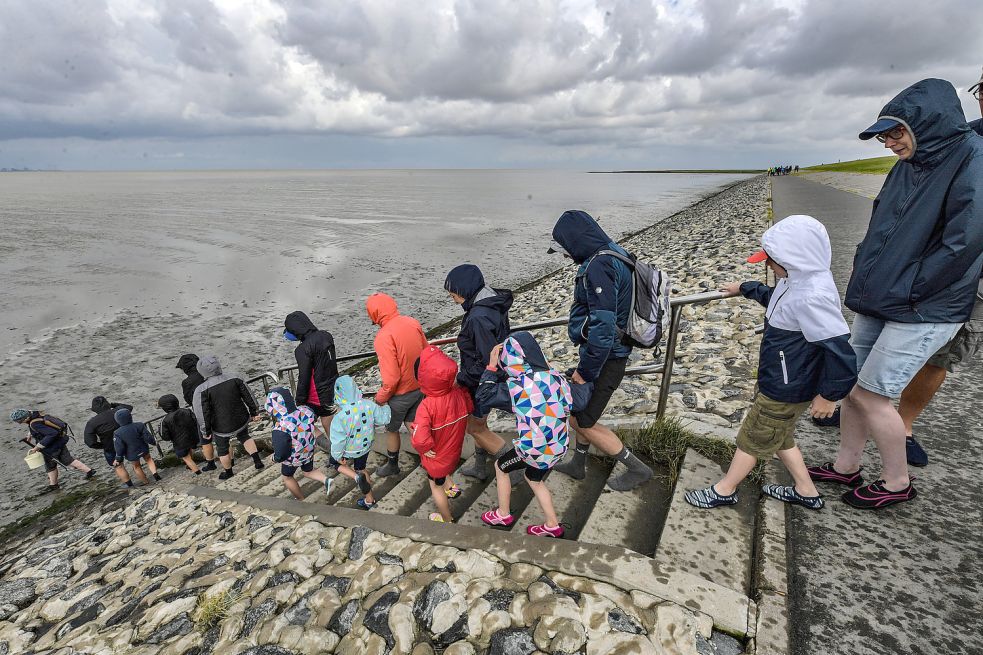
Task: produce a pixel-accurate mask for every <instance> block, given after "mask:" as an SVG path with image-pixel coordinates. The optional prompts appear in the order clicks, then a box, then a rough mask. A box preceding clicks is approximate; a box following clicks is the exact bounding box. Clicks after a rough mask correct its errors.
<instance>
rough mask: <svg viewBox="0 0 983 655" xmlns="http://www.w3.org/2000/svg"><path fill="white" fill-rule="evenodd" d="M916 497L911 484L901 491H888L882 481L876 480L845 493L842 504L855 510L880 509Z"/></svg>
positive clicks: (916, 494) (916, 493)
mask: <svg viewBox="0 0 983 655" xmlns="http://www.w3.org/2000/svg"><path fill="white" fill-rule="evenodd" d="M916 496H918V492H917V491H915V487H914V486H912V484H911V482H909V483H908V486H907V487H905V488H904V489H902V490H901V491H889V490H887V489H885V488H884V480H878V481H877V482H875V483H873V484H868V485H865V486H863V487H857V488H856V489H851V490H850V491H848V492H846V493H845V494H843V502H844V503H846V504H847V505H849V506H850V507H856V508H857V509H881V508H883V507H890V506H891V505H896V504H897V503H904V502H907V501H909V500H913V499H914V498H915V497H916Z"/></svg>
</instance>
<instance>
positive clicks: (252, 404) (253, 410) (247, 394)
mask: <svg viewBox="0 0 983 655" xmlns="http://www.w3.org/2000/svg"><path fill="white" fill-rule="evenodd" d="M236 385H237V386H238V387H239V397H240V398H242V402H243V403H245V404H246V407H248V408H249V415H250V416H256V415H258V414H259V406H258V405H257V404H256V399H255V398H253V392H252V391H250V390H249V385H247V384H246V383H245V381H243V380H242V379H241V378H236ZM298 404H300V403H298Z"/></svg>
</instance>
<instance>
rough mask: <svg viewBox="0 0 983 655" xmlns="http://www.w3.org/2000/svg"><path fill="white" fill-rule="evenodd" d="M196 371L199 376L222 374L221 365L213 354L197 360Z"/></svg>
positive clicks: (210, 376) (209, 376)
mask: <svg viewBox="0 0 983 655" xmlns="http://www.w3.org/2000/svg"><path fill="white" fill-rule="evenodd" d="M196 368H197V369H198V373H199V374H200V375H201V377H203V378H205V379H206V380H207V379H208V378H213V377H215V376H218V375H222V365H221V364H219V363H218V357H216V356H215V355H205V356H204V357H202V358H201V359H199V360H198V365H197V367H196Z"/></svg>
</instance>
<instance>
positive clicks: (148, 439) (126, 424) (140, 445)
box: [113, 407, 160, 484]
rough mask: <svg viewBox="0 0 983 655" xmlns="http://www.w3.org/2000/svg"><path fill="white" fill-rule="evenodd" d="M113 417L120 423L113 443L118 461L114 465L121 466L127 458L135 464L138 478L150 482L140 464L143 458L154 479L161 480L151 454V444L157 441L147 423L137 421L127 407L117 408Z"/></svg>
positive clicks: (143, 481)
mask: <svg viewBox="0 0 983 655" xmlns="http://www.w3.org/2000/svg"><path fill="white" fill-rule="evenodd" d="M113 417H114V418H115V419H116V422H117V423H118V424H119V427H118V428H116V431H115V432H113V445H114V446H115V448H116V461H115V462H113V466H120V465H121V464H122V463H123V460H124V459H125V460H126V461H128V462H129V463H130V464H132V465H133V473H134V475H136V477H137V480H139V481H140V482H142V483H143V484H148V482H149V480H147V475H146V474H145V473H144V472H143V467H142V466H141V464H140V460H141V459H142V460H143V461H144V462H146V463H147V468H148V469H150V474H151V475H153V476H154V480H157V481H160V474H159V473H157V465H156V464H155V463H154V458H153V457H151V456H150V446H152V445H154V444H156V443H157V442H156V441H155V440H154V437H153V435H151V434H150V430H149V429H147V425H146V424H145V423H140V422H139V421H136V422H135V421H134V420H133V416H132V415H131V414H130V410H128V409H127V408H125V407H121V408H120V409H117V410H116V413H115V414H114V415H113Z"/></svg>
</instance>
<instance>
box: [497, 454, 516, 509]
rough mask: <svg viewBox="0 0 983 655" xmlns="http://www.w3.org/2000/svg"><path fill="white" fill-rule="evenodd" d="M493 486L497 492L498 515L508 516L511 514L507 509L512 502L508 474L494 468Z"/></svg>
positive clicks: (510, 483)
mask: <svg viewBox="0 0 983 655" xmlns="http://www.w3.org/2000/svg"><path fill="white" fill-rule="evenodd" d="M495 485H496V487H497V491H498V515H499V516H508V515H509V514H511V513H512V512H511V510H510V509H509V503H510V501H511V500H512V482H511V481H510V480H509V474H508V473H505V472H504V471H502V469H500V468H498V466H496V467H495Z"/></svg>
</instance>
